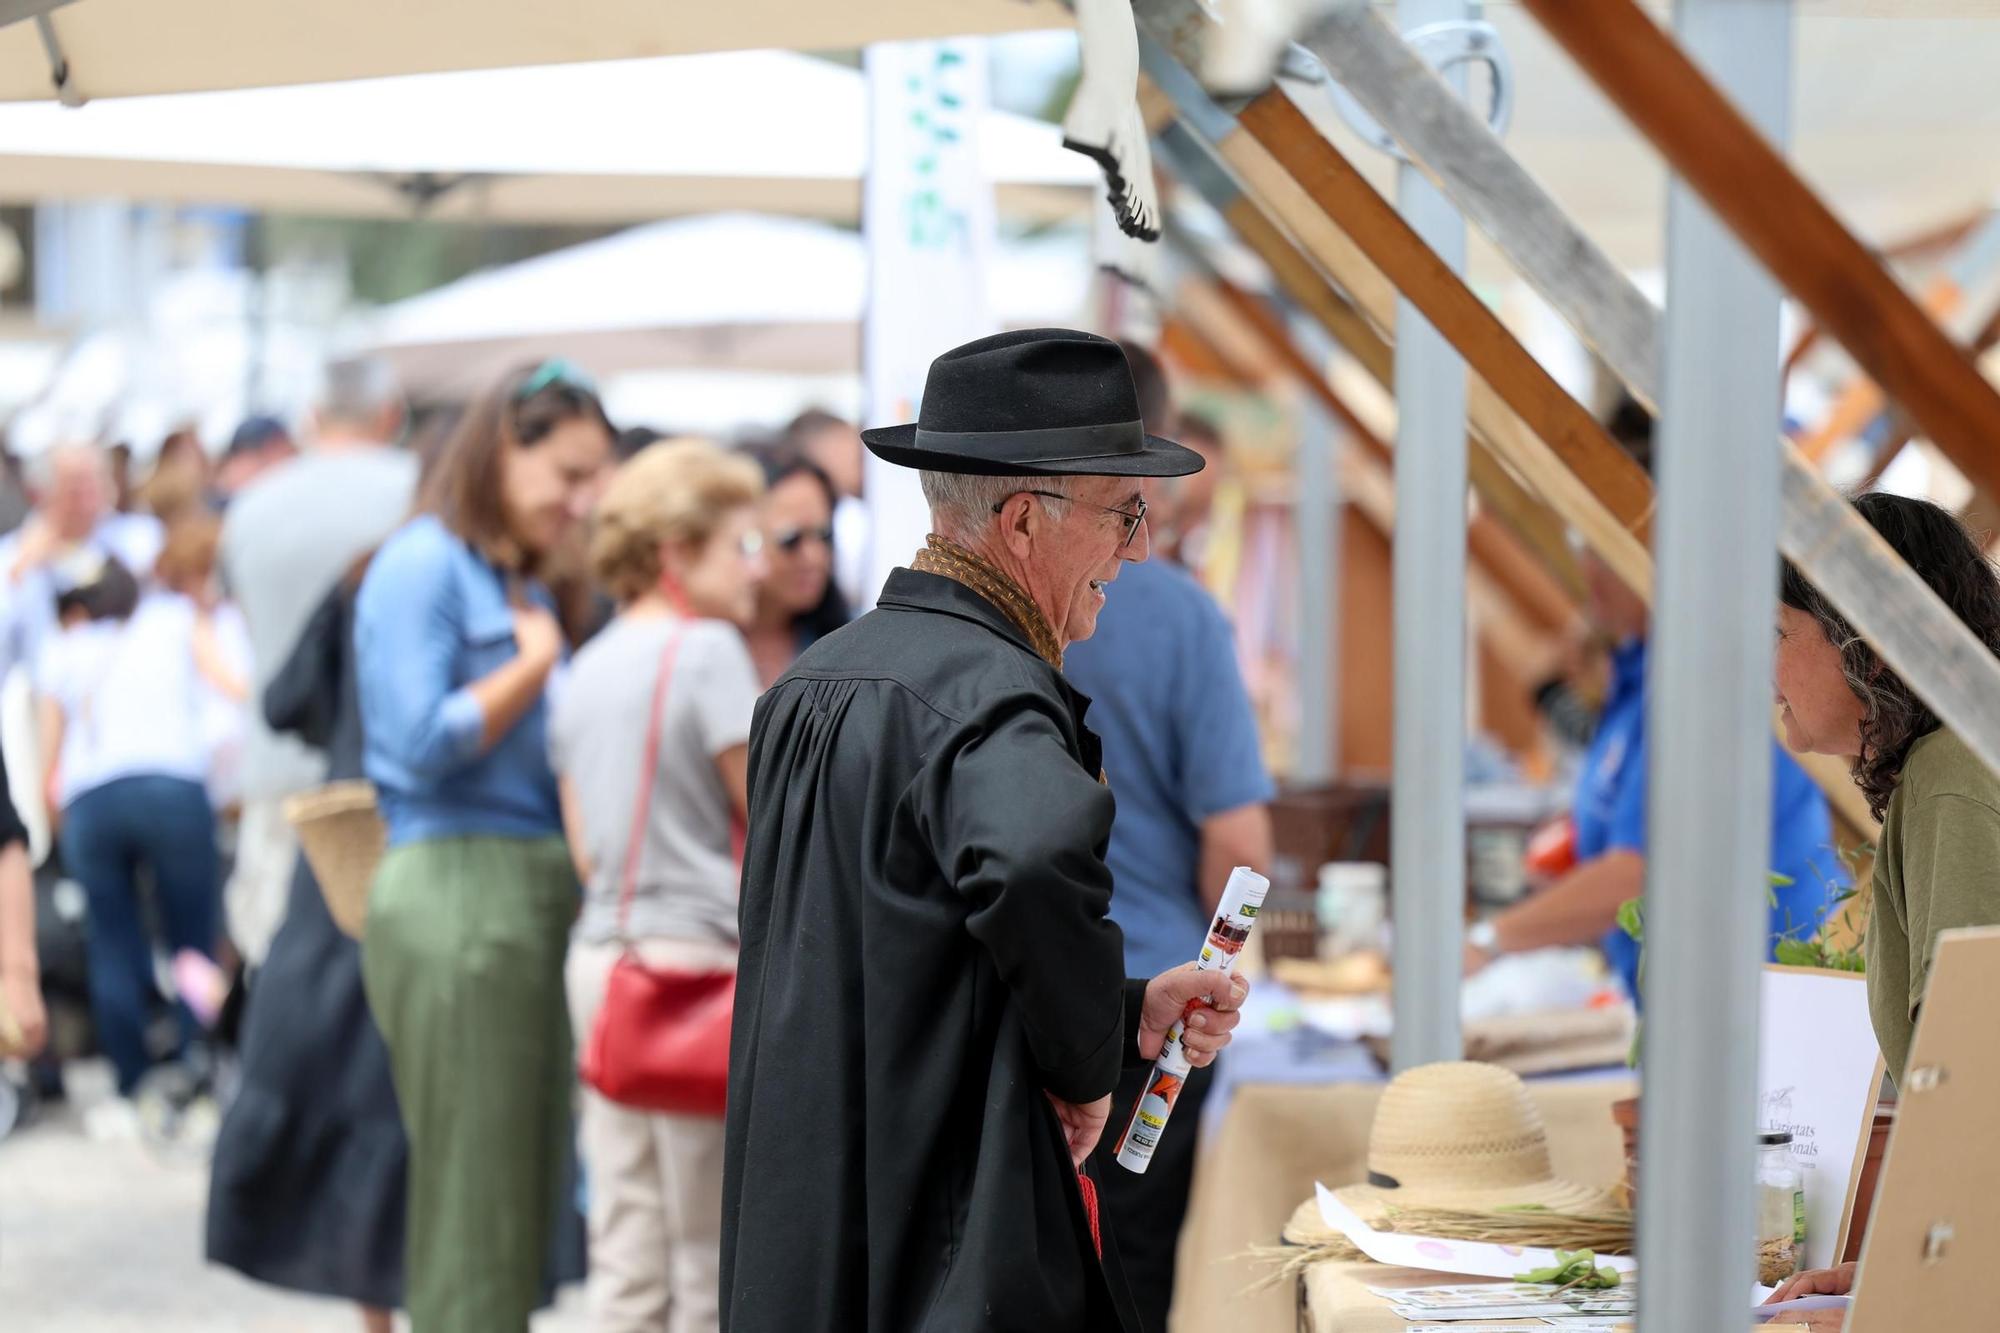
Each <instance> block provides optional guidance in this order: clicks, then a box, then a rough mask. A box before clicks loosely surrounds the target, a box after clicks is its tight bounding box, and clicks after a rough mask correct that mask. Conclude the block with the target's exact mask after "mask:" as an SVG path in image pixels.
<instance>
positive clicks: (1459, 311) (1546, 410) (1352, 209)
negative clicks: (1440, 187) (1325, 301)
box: [1239, 91, 1653, 541]
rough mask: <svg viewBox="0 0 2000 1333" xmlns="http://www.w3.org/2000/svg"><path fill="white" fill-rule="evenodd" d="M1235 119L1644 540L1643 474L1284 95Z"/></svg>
mask: <svg viewBox="0 0 2000 1333" xmlns="http://www.w3.org/2000/svg"><path fill="white" fill-rule="evenodd" d="M1239 119H1240V121H1241V123H1242V125H1243V128H1244V130H1246V131H1247V132H1248V133H1250V134H1251V135H1253V136H1254V137H1255V138H1256V139H1257V141H1258V142H1259V143H1260V144H1262V145H1263V147H1264V148H1265V149H1266V150H1267V151H1268V152H1269V153H1270V154H1271V155H1272V157H1273V158H1274V159H1275V160H1276V161H1277V162H1279V163H1280V164H1282V166H1283V169H1284V170H1285V171H1286V172H1287V173H1288V174H1289V175H1290V176H1291V177H1292V178H1293V179H1294V180H1295V181H1297V182H1298V184H1299V185H1300V186H1301V187H1303V188H1304V189H1305V191H1306V192H1307V194H1308V195H1309V196H1310V197H1311V198H1312V200H1313V202H1314V203H1315V204H1316V205H1318V206H1319V208H1320V209H1322V210H1323V211H1324V212H1325V214H1326V215H1327V217H1328V218H1329V219H1331V220H1332V221H1333V222H1334V223H1336V224H1337V225H1338V226H1339V228H1340V229H1341V230H1342V231H1343V232H1345V233H1346V234H1347V235H1348V236H1349V237H1350V238H1352V240H1353V241H1354V243H1355V244H1356V245H1357V246H1358V247H1359V248H1360V249H1361V251H1362V252H1363V253H1364V254H1365V255H1366V256H1367V257H1368V259H1369V261H1370V262H1371V263H1373V264H1374V265H1376V266H1377V267H1378V268H1379V269H1380V270H1381V272H1382V273H1383V274H1384V275H1385V276H1386V277H1387V279H1388V280H1389V281H1391V282H1393V283H1394V284H1395V286H1396V288H1397V290H1398V291H1400V292H1401V293H1402V294H1403V295H1404V296H1406V297H1407V298H1408V299H1409V301H1410V303H1411V304H1412V305H1414V306H1415V307H1416V308H1417V309H1418V310H1420V311H1422V312H1423V315H1424V318H1425V319H1427V320H1429V321H1430V323H1431V325H1432V326H1433V327H1435V328H1436V329H1437V330H1438V332H1439V333H1441V334H1443V335H1444V336H1445V337H1446V338H1447V339H1448V340H1449V341H1450V342H1451V344H1452V345H1453V346H1454V347H1456V348H1457V349H1458V351H1459V354H1460V355H1461V356H1463V357H1464V358H1465V360H1466V363H1467V364H1468V365H1469V366H1471V367H1472V368H1473V369H1474V370H1477V371H1478V372H1479V374H1480V376H1481V377H1482V378H1484V379H1485V380H1486V382H1487V383H1488V384H1489V385H1491V386H1492V387H1493V388H1494V389H1495V390H1496V391H1498V392H1499V393H1500V395H1501V397H1502V398H1504V399H1505V400H1506V402H1507V405H1508V406H1509V407H1510V408H1512V409H1513V410H1514V411H1515V412H1516V413H1518V414H1519V415H1520V416H1521V418H1522V419H1523V420H1524V421H1526V422H1527V424H1528V426H1529V428H1530V429H1532V430H1533V431H1534V432H1535V434H1536V435H1538V436H1539V437H1540V438H1541V439H1542V440H1543V441H1544V442H1545V443H1546V444H1547V445H1548V446H1549V448H1551V449H1552V450H1554V451H1555V453H1556V454H1557V456H1558V457H1560V458H1561V459H1562V460H1563V462H1564V463H1565V464H1566V465H1568V467H1569V468H1570V470H1571V471H1573V472H1575V473H1576V474H1577V475H1579V476H1581V477H1583V478H1584V480H1585V482H1586V483H1587V484H1588V485H1589V486H1590V488H1591V490H1592V491H1593V492H1594V493H1595V494H1596V495H1597V496H1598V498H1599V499H1600V500H1602V501H1603V503H1604V505H1605V507H1606V508H1607V509H1609V510H1610V511H1611V512H1612V514H1614V515H1615V516H1616V517H1617V518H1618V520H1619V521H1620V522H1621V523H1622V524H1623V525H1624V526H1625V528H1626V529H1627V530H1628V531H1630V532H1632V533H1633V534H1634V535H1635V536H1637V537H1639V538H1640V539H1641V540H1642V541H1643V540H1645V539H1646V537H1647V534H1648V532H1649V531H1650V528H1651V520H1652V511H1653V495H1652V487H1651V486H1650V485H1649V484H1648V482H1647V480H1646V474H1645V472H1644V470H1643V469H1641V468H1640V467H1639V465H1638V464H1637V463H1635V462H1633V461H1632V459H1631V457H1630V456H1629V455H1628V454H1626V453H1625V451H1624V450H1622V449H1620V448H1619V447H1618V446H1617V445H1616V444H1615V443H1614V442H1613V441H1612V439H1611V437H1610V436H1609V435H1607V434H1606V433H1605V430H1604V427H1603V426H1602V425H1601V424H1600V423H1599V422H1598V421H1597V419H1596V418H1595V417H1593V416H1591V414H1590V413H1589V412H1588V411H1586V410H1585V409H1584V407H1583V405H1582V404H1581V403H1578V402H1577V401H1576V399H1574V398H1572V397H1570V396H1569V394H1568V393H1567V392H1566V391H1565V390H1564V389H1563V387H1562V386H1561V385H1559V384H1557V383H1556V381H1555V378H1554V377H1553V376H1551V375H1550V374H1549V373H1548V371H1547V370H1545V369H1543V367H1542V364H1541V363H1540V362H1539V361H1537V360H1536V359H1535V358H1534V356H1533V354H1531V353H1530V352H1529V351H1528V349H1527V348H1525V347H1523V346H1522V345H1521V344H1520V342H1519V341H1518V340H1517V339H1516V338H1515V337H1514V335H1513V334H1511V333H1510V332H1508V330H1507V327H1506V326H1505V325H1504V324H1502V323H1501V322H1500V317H1499V316H1498V315H1496V314H1494V313H1493V311H1492V310H1490V309H1489V308H1488V307H1487V306H1486V303H1485V302H1483V301H1481V300H1480V299H1479V298H1478V297H1477V296H1476V295H1474V294H1473V291H1472V289H1471V288H1470V287H1468V286H1466V285H1465V282H1464V280H1463V279H1462V278H1460V277H1459V276H1458V275H1457V274H1456V273H1454V272H1452V270H1451V269H1450V268H1449V267H1448V266H1447V265H1446V264H1445V263H1444V261H1443V260H1441V259H1439V258H1438V256H1437V255H1436V253H1435V252H1433V251H1432V250H1431V248H1430V247H1429V246H1427V245H1425V244H1424V242H1423V240H1422V238H1421V237H1419V236H1418V235H1417V233H1416V232H1415V231H1414V230H1413V229H1412V228H1411V227H1410V225H1409V223H1407V222H1405V221H1404V220H1403V218H1402V215H1401V214H1399V213H1397V212H1396V210H1395V208H1394V207H1393V206H1392V205H1391V204H1390V203H1389V201H1388V200H1386V199H1384V198H1383V197H1382V196H1381V195H1380V194H1378V193H1376V191H1375V187H1374V186H1372V185H1370V184H1369V183H1368V181H1367V179H1366V178H1365V177H1363V176H1362V175H1361V173H1360V171H1358V170H1357V169H1356V168H1355V166H1354V164H1353V163H1351V162H1349V161H1348V160H1347V158H1346V156H1345V155H1344V154H1343V153H1341V151H1340V150H1339V149H1337V148H1335V147H1334V146H1333V145H1332V144H1331V143H1330V142H1328V141H1327V139H1326V138H1325V137H1324V136H1323V135H1321V134H1320V132H1319V131H1318V129H1316V128H1315V127H1314V126H1313V124H1312V122H1311V121H1309V120H1307V119H1306V117H1305V114H1304V113H1303V112H1302V111H1300V110H1299V108H1298V107H1297V106H1296V105H1295V104H1294V103H1293V102H1292V100H1291V98H1289V97H1287V96H1286V95H1285V94H1284V93H1282V92H1275V91H1274V92H1269V93H1265V94H1264V95H1262V96H1260V97H1258V98H1256V99H1255V100H1254V101H1252V102H1251V103H1250V105H1248V106H1247V107H1245V108H1244V109H1243V111H1242V113H1241V115H1240V117H1239Z"/></svg>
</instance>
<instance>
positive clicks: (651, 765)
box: [618, 616, 687, 943]
mask: <svg viewBox="0 0 2000 1333" xmlns="http://www.w3.org/2000/svg"><path fill="white" fill-rule="evenodd" d="M686 623H687V622H686V621H685V620H683V619H682V618H680V617H678V616H676V617H675V619H674V627H673V630H672V632H671V633H669V634H668V635H667V646H666V647H665V648H664V649H662V650H661V651H660V669H659V675H658V676H657V677H656V678H655V679H654V681H653V707H652V711H651V712H650V714H649V715H648V718H647V722H646V757H645V759H644V760H642V761H641V764H640V768H639V799H638V801H637V803H636V804H634V805H633V807H632V832H631V835H630V836H629V837H628V838H627V839H626V841H625V875H624V884H623V887H622V888H621V889H620V890H619V893H618V938H619V939H621V940H626V942H627V943H629V942H630V941H629V940H628V939H627V931H628V929H629V927H630V925H631V920H632V898H633V896H634V895H635V894H636V893H637V892H638V888H639V855H640V852H641V851H642V850H643V849H644V848H645V845H646V812H647V811H648V810H649V809H650V808H651V806H652V804H653V778H654V775H655V774H656V772H657V771H658V769H659V767H660V721H661V718H662V717H663V716H664V715H665V712H666V706H667V680H668V678H669V677H671V676H672V675H673V674H674V660H675V659H676V658H677V657H679V656H680V650H681V631H682V629H683V628H684V627H685V626H686Z"/></svg>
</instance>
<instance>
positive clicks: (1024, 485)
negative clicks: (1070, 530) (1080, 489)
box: [917, 472, 1067, 546]
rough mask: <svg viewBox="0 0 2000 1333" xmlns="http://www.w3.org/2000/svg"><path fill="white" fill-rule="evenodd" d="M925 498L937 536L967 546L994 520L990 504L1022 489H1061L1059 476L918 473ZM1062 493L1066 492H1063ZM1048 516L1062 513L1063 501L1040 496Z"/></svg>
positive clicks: (992, 504) (1058, 515)
mask: <svg viewBox="0 0 2000 1333" xmlns="http://www.w3.org/2000/svg"><path fill="white" fill-rule="evenodd" d="M917 476H918V480H919V481H921V482H922V483H923V487H924V500H925V501H926V502H927V503H928V504H929V505H930V507H931V526H932V527H933V528H934V529H936V531H937V534H938V536H940V537H944V538H947V539H949V540H951V541H955V542H957V543H958V544H959V545H960V546H966V545H970V544H971V543H972V542H974V541H976V540H977V539H978V538H979V536H980V535H981V534H982V533H984V532H985V531H986V525H987V524H989V523H991V522H992V521H993V507H994V506H995V505H998V504H1001V503H1004V502H1005V501H1006V499H1007V497H1008V496H1010V495H1019V494H1020V493H1021V492H1022V491H1062V490H1063V488H1062V487H1061V486H1060V485H1052V484H1051V483H1056V482H1060V481H1061V480H1062V479H1061V478H1059V477H982V476H975V475H973V474H972V473H969V472H920V473H918V474H917ZM1064 494H1067V492H1066V491H1065V492H1064ZM1042 509H1043V511H1044V512H1045V513H1047V514H1048V516H1049V517H1050V518H1057V519H1059V518H1061V517H1062V516H1063V502H1062V501H1061V500H1052V499H1049V498H1048V497H1046V496H1044V497H1042Z"/></svg>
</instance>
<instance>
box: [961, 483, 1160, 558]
mask: <svg viewBox="0 0 2000 1333" xmlns="http://www.w3.org/2000/svg"><path fill="white" fill-rule="evenodd" d="M1014 494H1015V495H1039V496H1041V497H1042V498H1043V499H1045V500H1067V501H1069V502H1070V503H1071V504H1080V505H1089V506H1090V508H1092V509H1102V510H1103V511H1104V512H1105V513H1107V514H1116V515H1118V517H1120V518H1122V519H1124V520H1125V540H1123V541H1121V542H1119V543H1118V546H1119V549H1121V550H1123V549H1124V548H1125V547H1127V546H1130V545H1131V544H1132V539H1133V538H1134V537H1137V536H1138V535H1139V525H1140V524H1141V523H1144V522H1145V521H1146V497H1145V496H1143V495H1142V496H1140V497H1139V512H1138V513H1136V514H1135V513H1133V512H1132V511H1131V510H1129V509H1114V508H1112V507H1111V506H1110V505H1101V504H1091V502H1090V501H1088V500H1079V499H1077V498H1076V497H1075V496H1074V495H1064V494H1063V493H1062V492H1061V491H1015V492H1014ZM1009 498H1010V499H1011V498H1012V497H1011V496H1010V497H1009ZM1006 507H1007V502H1006V501H1005V500H1002V501H1001V502H1000V503H999V504H997V505H994V506H993V512H994V513H996V514H997V513H999V512H1000V511H1001V510H1002V509H1005V508H1006Z"/></svg>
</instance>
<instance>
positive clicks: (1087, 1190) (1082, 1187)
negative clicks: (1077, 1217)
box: [1076, 1171, 1104, 1263]
mask: <svg viewBox="0 0 2000 1333" xmlns="http://www.w3.org/2000/svg"><path fill="white" fill-rule="evenodd" d="M1076 1187H1077V1190H1078V1191H1079V1192H1080V1193H1081V1194H1082V1195H1083V1215H1084V1216H1085V1217H1087V1218H1089V1219H1090V1245H1091V1248H1092V1249H1094V1250H1096V1251H1097V1260H1098V1262H1099V1263H1102V1262H1104V1233H1103V1232H1102V1231H1101V1230H1099V1229H1098V1224H1097V1182H1096V1181H1094V1180H1092V1179H1091V1178H1090V1177H1089V1176H1086V1175H1085V1174H1083V1172H1081V1171H1079V1172H1077V1173H1076Z"/></svg>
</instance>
